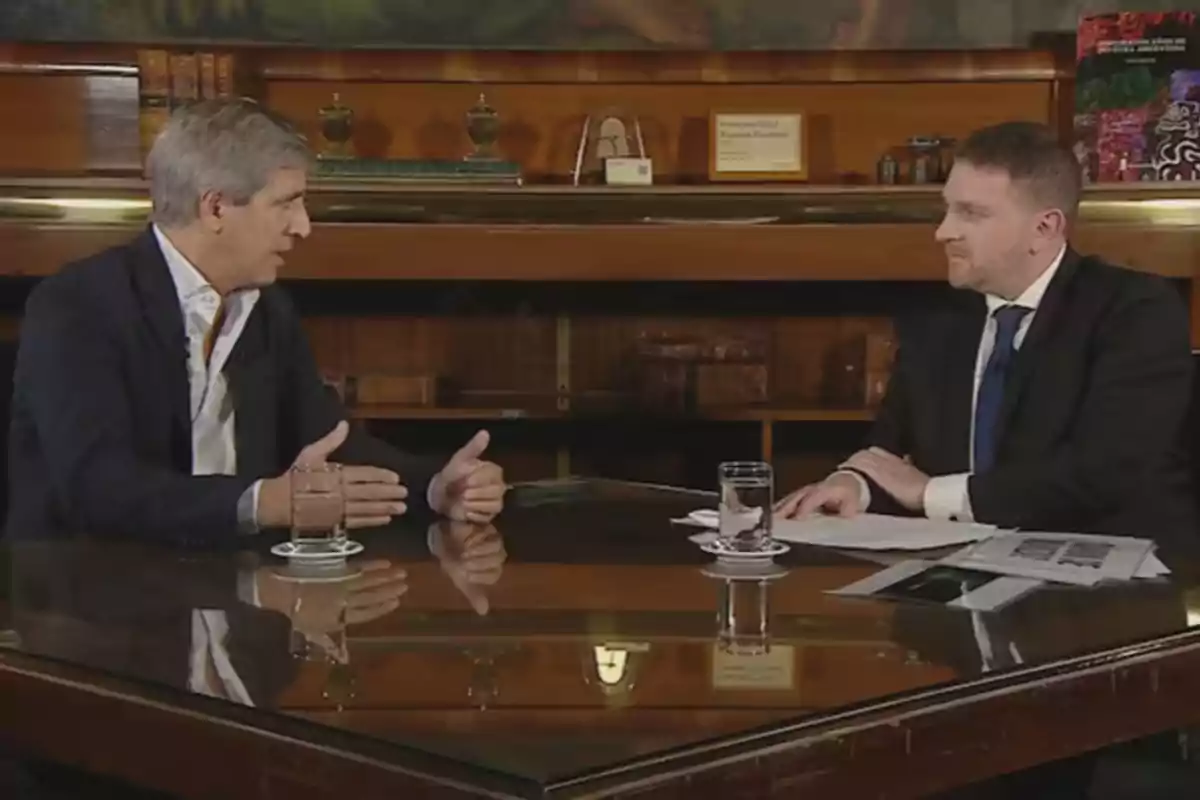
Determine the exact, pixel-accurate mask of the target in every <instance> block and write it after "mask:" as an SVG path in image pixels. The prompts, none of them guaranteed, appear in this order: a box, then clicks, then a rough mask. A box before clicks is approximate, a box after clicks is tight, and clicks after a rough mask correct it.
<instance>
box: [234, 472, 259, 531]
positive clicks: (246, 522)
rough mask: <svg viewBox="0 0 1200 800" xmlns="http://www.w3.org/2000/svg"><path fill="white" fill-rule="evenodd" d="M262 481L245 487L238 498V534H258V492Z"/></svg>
mask: <svg viewBox="0 0 1200 800" xmlns="http://www.w3.org/2000/svg"><path fill="white" fill-rule="evenodd" d="M261 488H262V481H261V480H257V481H255V482H254V483H252V484H250V485H249V486H247V487H246V491H244V492H242V496H241V497H239V498H238V504H237V520H238V532H239V533H242V534H247V535H248V534H253V533H258V492H259V490H260V489H261Z"/></svg>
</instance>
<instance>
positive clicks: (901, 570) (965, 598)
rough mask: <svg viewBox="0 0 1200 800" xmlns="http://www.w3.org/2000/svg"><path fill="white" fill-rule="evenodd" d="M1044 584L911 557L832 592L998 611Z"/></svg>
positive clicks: (831, 592)
mask: <svg viewBox="0 0 1200 800" xmlns="http://www.w3.org/2000/svg"><path fill="white" fill-rule="evenodd" d="M1041 585H1042V581H1040V580H1036V579H1033V578H1021V577H1014V576H1011V575H997V574H995V573H993V572H984V571H981V570H973V569H961V568H958V567H949V566H945V565H942V564H939V563H937V562H934V561H922V560H919V559H910V560H906V561H901V562H899V563H898V564H893V565H892V566H890V567H888V568H887V569H884V570H880V571H879V572H876V573H874V574H873V575H868V576H867V577H865V578H862V579H860V580H857V581H855V582H854V583H851V584H849V585H847V586H843V587H842V588H840V589H832V590H827V591H828V593H829V594H836V595H842V596H846V597H874V598H879V599H882V600H893V601H900V602H909V603H920V604H934V605H941V606H946V607H947V608H958V609H966V610H969V611H998V610H1000V609H1001V608H1003V607H1005V606H1007V605H1008V604H1009V603H1012V602H1014V601H1016V600H1018V599H1020V598H1022V597H1024V596H1025V595H1026V594H1028V593H1029V592H1032V591H1033V590H1034V589H1037V588H1038V587H1040V586H1041Z"/></svg>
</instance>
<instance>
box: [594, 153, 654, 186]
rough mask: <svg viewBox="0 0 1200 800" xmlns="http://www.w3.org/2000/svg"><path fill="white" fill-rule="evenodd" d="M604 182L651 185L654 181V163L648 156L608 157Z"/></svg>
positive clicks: (605, 161) (620, 184)
mask: <svg viewBox="0 0 1200 800" xmlns="http://www.w3.org/2000/svg"><path fill="white" fill-rule="evenodd" d="M604 182H605V183H607V184H608V185H609V186H649V185H651V184H652V183H654V165H653V164H652V163H651V161H650V159H648V158H633V157H628V158H627V157H623V156H614V157H611V158H606V159H604Z"/></svg>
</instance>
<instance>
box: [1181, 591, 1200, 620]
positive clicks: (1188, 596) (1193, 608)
mask: <svg viewBox="0 0 1200 800" xmlns="http://www.w3.org/2000/svg"><path fill="white" fill-rule="evenodd" d="M1183 610H1184V612H1185V613H1186V614H1187V626H1188V627H1189V628H1197V627H1200V589H1187V590H1186V591H1184V593H1183Z"/></svg>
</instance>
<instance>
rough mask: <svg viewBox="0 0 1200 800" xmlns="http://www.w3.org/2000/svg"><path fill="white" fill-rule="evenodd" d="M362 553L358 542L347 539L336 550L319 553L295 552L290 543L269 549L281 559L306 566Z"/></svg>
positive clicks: (339, 559)
mask: <svg viewBox="0 0 1200 800" xmlns="http://www.w3.org/2000/svg"><path fill="white" fill-rule="evenodd" d="M362 551H363V546H362V545H361V544H359V543H358V542H356V541H354V540H352V539H347V540H346V543H345V544H344V545H342V546H341V548H339V549H338V550H332V551H329V552H325V553H321V552H316V553H311V552H310V553H305V552H300V551H297V550H296V546H295V545H294V544H292V543H291V542H280V543H279V544H277V545H275V546H274V547H272V548H271V553H272V554H274V555H277V556H279V557H281V558H286V559H288V560H289V561H298V562H304V563H307V564H317V563H321V562H329V561H342V560H344V559H346V558H348V557H350V556H353V555H358V554H359V553H361V552H362Z"/></svg>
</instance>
